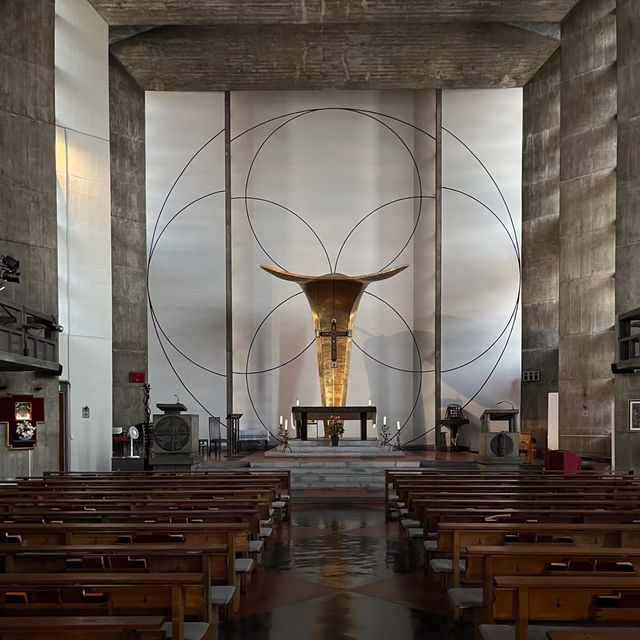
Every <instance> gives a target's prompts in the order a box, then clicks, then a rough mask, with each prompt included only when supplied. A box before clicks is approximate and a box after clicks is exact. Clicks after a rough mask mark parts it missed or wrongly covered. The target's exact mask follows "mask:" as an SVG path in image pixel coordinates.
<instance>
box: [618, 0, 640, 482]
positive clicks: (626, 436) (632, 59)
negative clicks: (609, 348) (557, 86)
mask: <svg viewBox="0 0 640 640" xmlns="http://www.w3.org/2000/svg"><path fill="white" fill-rule="evenodd" d="M617 17H618V20H617V22H618V174H617V182H618V197H617V217H616V230H617V236H616V313H624V312H625V311H631V310H632V309H636V308H638V307H640V278H639V277H638V276H639V275H640V224H639V222H640V214H639V213H638V211H639V208H640V44H639V43H638V30H639V29H640V3H638V2H637V0H618V9H617ZM615 398H616V414H615V431H616V433H615V445H616V447H615V448H616V468H618V469H635V470H636V471H640V433H638V432H630V431H629V401H630V400H640V375H639V374H630V375H624V374H619V375H617V376H616V378H615Z"/></svg>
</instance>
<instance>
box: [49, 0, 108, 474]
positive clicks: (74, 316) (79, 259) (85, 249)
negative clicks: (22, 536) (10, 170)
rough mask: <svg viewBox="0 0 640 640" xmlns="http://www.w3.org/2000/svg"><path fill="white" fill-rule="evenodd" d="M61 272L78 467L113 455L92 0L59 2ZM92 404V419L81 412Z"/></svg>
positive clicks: (102, 76) (104, 118)
mask: <svg viewBox="0 0 640 640" xmlns="http://www.w3.org/2000/svg"><path fill="white" fill-rule="evenodd" d="M55 47H56V54H55V66H56V124H57V131H56V135H57V145H56V151H57V158H56V172H57V178H58V193H57V206H58V272H59V302H60V318H61V324H62V325H63V326H64V327H65V331H64V333H63V334H61V336H60V338H61V355H60V361H61V362H62V363H63V365H64V367H65V369H64V375H63V378H64V379H66V380H68V381H69V383H70V390H69V428H70V436H71V441H70V450H69V461H70V468H71V470H74V471H75V470H107V469H109V468H110V459H111V426H112V425H111V357H112V356H111V215H110V204H109V71H108V27H107V24H106V22H104V20H103V19H102V18H101V17H100V16H99V15H98V14H97V13H96V12H95V10H94V9H93V7H92V6H91V5H90V4H89V3H88V2H87V1H86V0H57V2H56V38H55ZM84 407H88V408H89V416H88V417H86V415H85V413H84V412H83V408H84Z"/></svg>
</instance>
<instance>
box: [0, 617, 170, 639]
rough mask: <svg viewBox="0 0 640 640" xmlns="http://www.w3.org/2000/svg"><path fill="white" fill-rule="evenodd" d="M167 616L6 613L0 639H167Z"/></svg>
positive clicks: (0, 630) (0, 622) (1, 625)
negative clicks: (9, 614) (31, 614)
mask: <svg viewBox="0 0 640 640" xmlns="http://www.w3.org/2000/svg"><path fill="white" fill-rule="evenodd" d="M163 623H164V617H163V616H89V617H87V616H84V617H83V616H19V617H15V616H4V617H0V640H25V638H27V639H29V638H31V639H33V638H45V637H46V638H47V640H93V639H95V640H133V638H136V639H137V640H165V634H164V631H162V630H161V627H162V624H163Z"/></svg>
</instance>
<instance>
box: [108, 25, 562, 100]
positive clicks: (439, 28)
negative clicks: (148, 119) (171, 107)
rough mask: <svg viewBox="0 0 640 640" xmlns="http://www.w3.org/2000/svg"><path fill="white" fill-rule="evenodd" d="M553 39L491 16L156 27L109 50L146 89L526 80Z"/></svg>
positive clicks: (509, 83)
mask: <svg viewBox="0 0 640 640" xmlns="http://www.w3.org/2000/svg"><path fill="white" fill-rule="evenodd" d="M558 44H559V43H558V41H557V40H555V39H553V38H547V37H544V36H541V35H539V34H537V33H532V32H530V31H527V30H525V29H520V28H517V27H512V26H508V25H505V24H498V23H469V24H461V23H450V24H402V23H386V24H380V23H376V24H370V25H367V24H330V25H316V24H305V25H290V24H282V25H273V26H269V27H268V28H266V27H264V26H263V25H255V24H251V23H249V24H246V25H241V26H236V25H232V26H213V27H180V26H178V27H163V28H161V29H153V30H151V31H147V32H145V33H142V34H140V35H138V36H136V37H134V38H129V39H127V40H123V41H121V42H117V43H115V44H114V45H113V46H112V47H111V51H112V53H113V54H114V55H115V56H116V58H118V60H119V61H120V62H121V63H122V64H123V65H124V66H125V68H126V69H127V71H128V72H129V73H130V74H131V75H132V77H133V78H135V80H136V81H137V82H138V84H139V85H140V86H141V87H143V88H144V89H146V90H167V91H221V90H273V89H433V88H457V87H464V88H474V87H482V88H492V87H516V86H522V85H524V84H525V83H526V82H527V81H528V80H529V78H531V76H532V75H533V74H534V73H535V72H536V71H537V70H538V69H539V68H540V67H541V66H542V65H543V64H544V63H545V62H546V60H547V59H548V58H549V56H550V55H551V54H552V53H553V52H554V51H555V50H556V49H557V47H558Z"/></svg>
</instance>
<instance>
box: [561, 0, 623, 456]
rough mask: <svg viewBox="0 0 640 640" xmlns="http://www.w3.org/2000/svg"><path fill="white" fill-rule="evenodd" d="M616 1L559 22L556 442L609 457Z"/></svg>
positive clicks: (592, 5)
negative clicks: (558, 424) (558, 242)
mask: <svg viewBox="0 0 640 640" xmlns="http://www.w3.org/2000/svg"><path fill="white" fill-rule="evenodd" d="M614 10H615V0H582V2H580V3H579V4H578V5H577V6H576V8H575V9H574V10H573V11H572V12H571V13H570V14H569V16H568V17H567V18H566V20H565V21H564V22H563V24H562V47H561V66H562V69H561V75H562V96H561V124H560V298H559V300H560V308H559V309H560V310H559V327H560V337H559V363H560V364H559V392H560V416H559V421H560V447H561V448H566V449H570V450H573V451H576V452H578V453H580V454H594V455H602V456H609V455H610V453H611V442H610V435H611V424H612V404H613V399H614V396H613V386H614V385H613V376H612V374H611V363H612V362H613V360H614V351H615V350H614V346H615V332H614V313H615V308H614V303H615V283H614V271H615V215H616V208H615V200H616V194H615V191H616V174H615V168H616V137H617V136H616V120H615V118H616V66H615V62H616V16H615V11H614Z"/></svg>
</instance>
